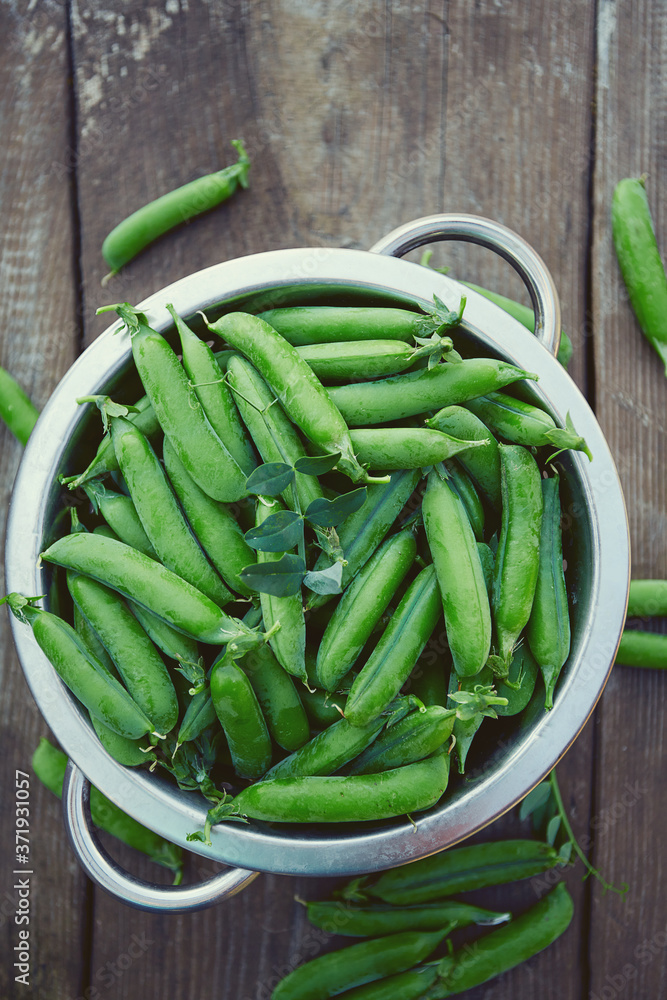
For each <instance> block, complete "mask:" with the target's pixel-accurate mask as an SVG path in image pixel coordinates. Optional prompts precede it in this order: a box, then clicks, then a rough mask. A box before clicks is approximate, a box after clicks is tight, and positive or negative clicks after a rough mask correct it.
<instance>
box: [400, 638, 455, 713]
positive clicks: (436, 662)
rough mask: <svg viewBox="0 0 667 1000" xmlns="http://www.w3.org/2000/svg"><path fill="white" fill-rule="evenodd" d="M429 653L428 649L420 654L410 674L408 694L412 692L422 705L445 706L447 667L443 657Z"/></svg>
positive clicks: (447, 664) (447, 681)
mask: <svg viewBox="0 0 667 1000" xmlns="http://www.w3.org/2000/svg"><path fill="white" fill-rule="evenodd" d="M429 654H431V651H430V650H427V652H426V653H424V654H423V655H422V657H421V658H420V660H419V662H418V663H417V666H416V667H415V669H414V670H413V671H412V673H411V674H410V688H409V691H408V694H414V695H415V696H416V697H417V698H419V700H420V701H421V702H423V703H424V705H426V706H429V705H440V706H441V707H442V708H446V707H447V699H448V696H449V667H450V664H449V662H447V661H446V660H445V661H444V662H443V657H442V656H439V655H437V654H435V657H433V655H429Z"/></svg>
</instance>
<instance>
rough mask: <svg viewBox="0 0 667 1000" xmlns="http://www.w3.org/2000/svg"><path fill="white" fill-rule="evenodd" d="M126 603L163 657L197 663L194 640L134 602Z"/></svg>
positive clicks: (181, 661) (197, 652)
mask: <svg viewBox="0 0 667 1000" xmlns="http://www.w3.org/2000/svg"><path fill="white" fill-rule="evenodd" d="M127 603H128V607H129V608H130V611H131V612H132V614H133V615H134V617H135V618H136V619H137V621H139V623H140V624H141V627H142V628H143V630H144V631H145V632H146V634H147V635H148V636H149V638H150V639H152V640H153V642H154V643H155V645H156V646H157V648H158V649H160V650H161V651H162V652H163V653H164V654H165V656H168V657H169V658H170V659H171V660H176V661H177V662H178V663H197V661H198V660H199V651H198V649H197V643H196V642H195V640H194V639H192V638H191V637H190V636H188V635H184V634H183V633H182V632H179V631H177V629H175V628H173V627H172V626H171V625H169V624H168V623H167V622H165V621H163V620H162V619H161V618H158V616H157V615H154V614H153V613H152V612H151V611H147V610H146V608H142V606H141V605H140V604H137V603H136V601H128V602H127Z"/></svg>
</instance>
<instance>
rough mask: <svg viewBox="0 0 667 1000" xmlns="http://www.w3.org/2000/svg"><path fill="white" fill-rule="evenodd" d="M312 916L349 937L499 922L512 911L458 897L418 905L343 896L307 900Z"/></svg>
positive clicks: (324, 927)
mask: <svg viewBox="0 0 667 1000" xmlns="http://www.w3.org/2000/svg"><path fill="white" fill-rule="evenodd" d="M306 908H307V912H308V920H309V921H310V923H311V924H314V926H315V927H320V928H321V929H322V930H324V931H328V932H329V933H330V934H334V933H335V934H341V935H344V936H346V937H375V936H376V935H377V936H380V935H383V934H397V933H398V932H399V931H408V930H415V931H436V930H439V929H440V928H442V927H448V926H449V927H451V928H454V927H469V926H470V925H471V924H479V925H482V926H495V925H496V924H502V923H505V922H506V921H508V920H509V919H510V917H511V914H509V913H501V912H497V911H495V910H485V909H482V908H481V907H479V906H473V905H471V904H470V903H461V902H459V901H458V900H454V899H450V900H443V901H441V902H437V903H423V904H421V905H415V906H390V905H388V904H386V903H376V904H375V905H365V906H354V905H352V904H351V903H347V902H343V901H341V900H325V901H323V902H313V903H307V904H306Z"/></svg>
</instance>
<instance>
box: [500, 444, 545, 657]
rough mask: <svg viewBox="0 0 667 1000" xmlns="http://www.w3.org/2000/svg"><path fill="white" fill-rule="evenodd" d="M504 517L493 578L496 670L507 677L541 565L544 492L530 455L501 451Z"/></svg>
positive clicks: (513, 448)
mask: <svg viewBox="0 0 667 1000" xmlns="http://www.w3.org/2000/svg"><path fill="white" fill-rule="evenodd" d="M500 461H501V469H502V494H503V512H502V524H501V528H500V537H499V539H498V551H497V552H496V561H495V566H494V573H493V599H492V606H493V623H494V627H495V633H496V639H497V643H498V657H496V660H494V661H493V663H492V667H493V669H494V672H496V673H497V674H498V676H500V677H502V676H507V671H508V670H509V666H510V663H511V657H512V650H513V649H514V645H515V643H516V641H517V639H518V638H519V635H520V633H521V631H522V629H523V628H524V627H525V625H527V623H528V619H529V618H530V612H531V608H532V606H533V599H534V596H535V588H536V586H537V576H538V572H539V564H540V530H541V525H542V509H543V501H542V487H541V477H540V470H539V469H538V467H537V463H536V461H535V459H534V458H533V456H532V455H531V453H530V452H529V451H528V450H527V449H526V448H521V447H519V446H517V445H500Z"/></svg>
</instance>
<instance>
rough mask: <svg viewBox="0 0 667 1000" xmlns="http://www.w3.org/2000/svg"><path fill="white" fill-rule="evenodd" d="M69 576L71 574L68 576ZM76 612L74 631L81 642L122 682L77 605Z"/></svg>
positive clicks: (74, 609)
mask: <svg viewBox="0 0 667 1000" xmlns="http://www.w3.org/2000/svg"><path fill="white" fill-rule="evenodd" d="M68 576H69V574H68ZM73 611H74V616H73V618H74V631H75V632H76V634H77V635H78V636H79V638H80V639H81V642H82V643H83V645H84V646H85V647H86V649H87V650H88V652H89V653H91V654H92V657H93V659H94V660H96V661H97V662H98V663H101V665H102V667H103V668H104V670H105V671H106V672H107V673H109V674H111V675H112V677H115V678H116V680H117V681H119V680H120V674H119V673H118V671H117V670H116V666H115V664H114V662H113V660H112V659H111V657H110V656H109V654H108V652H107V651H106V648H105V646H104V644H103V642H102V640H101V639H100V637H99V635H98V634H97V632H96V631H95V629H94V628H93V626H92V625H91V624H90V622H89V621H88V619H87V618H86V617H85V615H83V614H82V613H81V611H79V609H78V608H77V606H76V604H75V605H74V608H73Z"/></svg>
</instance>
